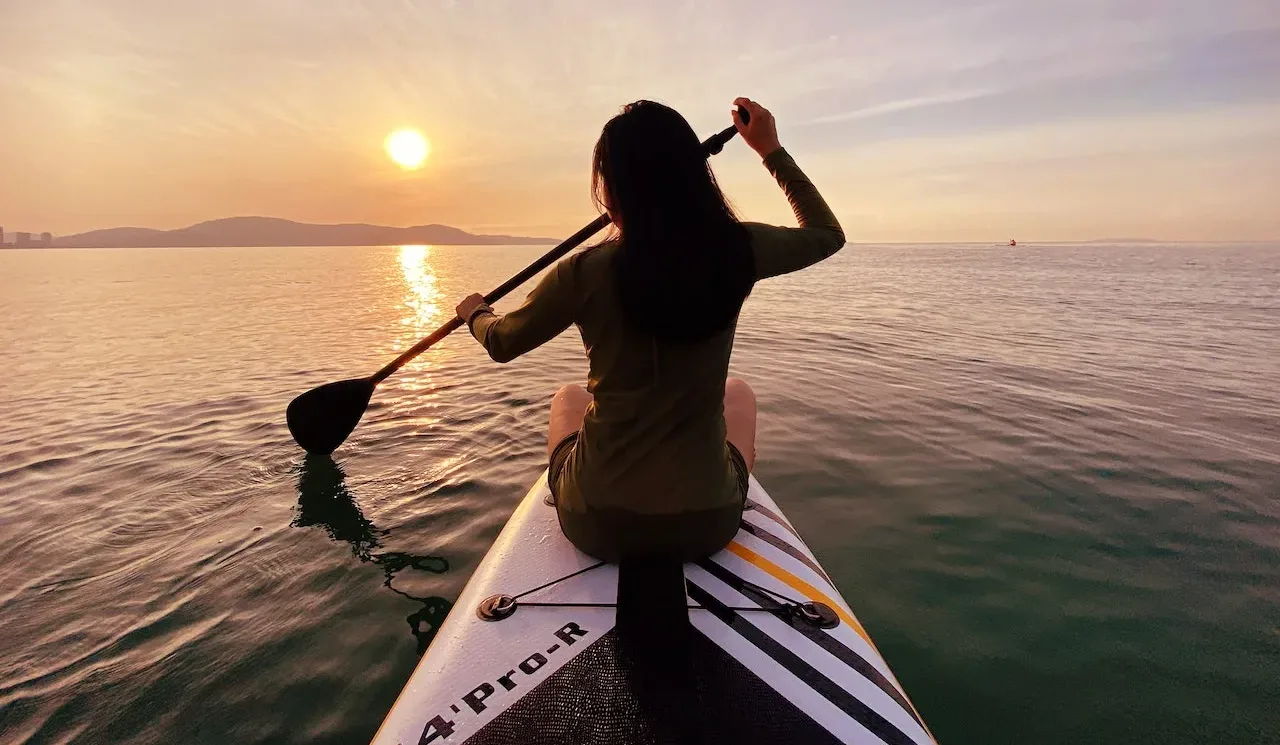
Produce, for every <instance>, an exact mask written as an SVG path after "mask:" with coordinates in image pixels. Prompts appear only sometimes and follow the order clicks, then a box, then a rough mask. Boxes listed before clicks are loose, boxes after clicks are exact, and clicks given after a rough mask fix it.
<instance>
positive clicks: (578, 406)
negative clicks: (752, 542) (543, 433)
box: [457, 98, 844, 561]
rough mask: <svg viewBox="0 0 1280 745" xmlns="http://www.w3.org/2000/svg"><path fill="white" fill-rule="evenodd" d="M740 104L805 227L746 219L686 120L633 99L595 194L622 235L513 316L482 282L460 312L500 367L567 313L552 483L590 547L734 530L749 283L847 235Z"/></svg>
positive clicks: (693, 541)
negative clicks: (738, 370) (487, 294)
mask: <svg viewBox="0 0 1280 745" xmlns="http://www.w3.org/2000/svg"><path fill="white" fill-rule="evenodd" d="M734 103H735V105H738V106H741V107H742V108H743V109H745V110H746V112H747V113H748V114H749V123H748V124H745V125H744V124H743V123H742V121H741V119H740V118H739V116H738V113H737V111H734V112H733V122H734V125H735V126H736V127H737V128H738V131H739V133H741V135H742V138H743V140H745V141H746V143H747V144H748V145H750V146H751V148H752V149H754V150H755V151H756V152H757V153H759V154H760V156H761V157H762V158H763V159H764V165H765V167H766V168H768V169H769V172H770V173H772V174H773V176H774V178H776V179H777V180H778V185H779V186H781V187H782V190H783V192H784V193H785V194H786V195H787V199H788V200H789V201H790V202H791V208H792V210H793V211H794V212H795V215H796V220H797V221H798V222H799V223H800V227H799V228H782V227H775V226H772V225H762V224H759V223H744V222H740V221H739V220H738V218H737V217H736V216H735V215H734V213H733V210H732V209H731V208H730V207H729V205H728V203H727V202H726V201H725V198H724V194H722V193H721V191H720V187H719V185H717V183H716V180H715V176H714V175H713V174H712V172H711V167H710V165H709V164H708V162H707V158H706V156H705V155H704V153H703V151H702V147H701V144H700V143H699V141H698V136H697V135H696V134H695V133H694V131H693V128H692V127H690V126H689V123H688V122H686V121H685V120H684V117H682V116H680V114H678V113H677V112H676V111H674V110H673V109H671V108H669V107H667V106H663V105H662V104H658V103H654V102H652V101H637V102H636V103H633V104H629V105H627V106H626V107H625V108H624V109H623V110H622V113H621V114H618V115H617V116H615V117H614V118H613V119H611V120H609V122H608V123H607V124H606V125H605V126H604V131H603V132H601V134H600V140H599V141H598V142H597V143H596V148H595V158H594V161H595V162H594V167H593V173H592V190H593V194H594V196H595V199H596V202H597V204H598V205H599V206H600V207H601V208H602V209H604V210H607V211H608V213H609V217H610V218H611V219H612V221H613V224H614V226H616V228H617V235H616V237H613V238H611V239H609V240H606V241H605V242H604V243H601V244H600V245H598V246H595V247H593V248H590V249H587V250H585V251H582V252H581V253H578V254H576V255H574V256H571V257H569V258H567V259H565V260H563V261H561V262H560V263H559V264H557V265H556V266H554V267H553V268H552V269H551V270H550V271H549V272H547V274H546V275H545V276H544V277H543V278H542V280H541V281H540V282H539V283H538V286H537V287H536V288H535V289H534V290H533V292H531V293H530V294H529V297H528V298H527V299H526V300H525V302H524V304H523V305H522V306H520V307H519V308H518V309H516V310H514V311H512V312H510V313H507V314H506V315H501V316H500V315H497V314H495V313H494V312H493V311H492V310H491V309H490V308H489V307H488V306H487V305H486V304H485V302H484V299H483V298H482V297H481V296H480V295H478V294H476V295H471V296H470V297H468V298H467V299H465V300H463V301H462V302H461V303H460V304H459V305H458V308H457V312H458V317H459V318H461V319H464V320H465V321H466V322H467V326H468V327H469V328H470V329H471V334H472V335H473V336H474V337H475V338H476V339H477V340H478V341H479V342H480V343H481V344H482V345H484V348H485V349H486V350H488V352H489V356H490V357H492V358H493V359H494V360H496V361H498V362H506V361H508V360H511V359H514V358H516V357H519V356H520V355H522V354H524V353H525V352H528V351H529V350H531V349H534V348H535V347H538V346H540V345H542V344H544V343H546V342H547V341H549V340H551V339H553V338H555V337H556V336H557V335H558V334H560V332H562V331H564V330H565V329H567V328H568V327H569V326H570V325H572V324H577V326H578V330H579V331H580V332H581V334H582V341H583V344H584V345H585V346H586V351H587V357H588V359H589V361H590V372H589V374H588V378H587V387H586V388H583V387H581V386H577V385H567V386H565V387H563V388H561V389H560V390H559V391H557V392H556V394H555V396H554V397H553V398H552V399H551V422H550V426H549V429H548V433H547V454H548V458H549V460H550V468H549V473H548V483H549V486H550V487H551V491H552V493H553V494H554V495H555V500H556V509H557V512H558V513H559V516H560V526H561V528H562V529H563V530H564V534H565V536H566V537H568V539H569V540H570V541H572V542H573V544H574V545H576V546H577V547H578V548H579V549H581V550H582V551H585V552H586V553H588V554H591V555H592V556H595V557H597V558H600V559H604V560H608V561H617V560H619V559H621V558H623V557H649V556H654V557H658V556H661V557H672V558H678V559H681V560H683V561H691V560H694V559H698V558H702V557H705V556H708V555H710V554H712V553H715V552H716V551H719V550H720V549H721V548H723V547H724V546H725V545H726V544H728V543H729V541H730V539H732V538H733V536H734V534H735V533H736V532H737V530H738V522H739V520H740V519H741V516H742V509H743V506H744V503H745V500H746V495H747V483H748V474H749V472H750V471H751V469H752V467H753V466H754V464H755V438H756V401H755V394H754V393H753V392H752V391H751V388H750V386H748V385H747V384H746V383H745V382H743V381H742V380H739V379H737V378H729V377H728V374H729V356H730V353H731V352H732V350H733V336H734V330H735V327H736V326H737V321H738V311H739V310H740V309H741V307H742V303H743V301H744V300H746V298H747V295H748V294H750V292H751V287H752V285H753V284H754V283H755V282H756V281H758V280H761V279H765V278H767V277H774V276H777V275H779V274H786V273H788V272H794V271H796V270H798V269H803V268H804V267H807V266H809V265H810V264H813V263H816V262H818V261H821V260H822V259H825V258H826V257H828V256H830V255H831V254H833V253H835V252H836V251H838V250H839V249H840V247H841V246H843V245H844V231H843V230H841V228H840V223H839V222H837V221H836V218H835V215H833V214H832V213H831V209H830V208H829V207H827V203H826V202H825V201H823V199H822V196H821V195H819V194H818V190H817V189H816V188H814V186H813V184H812V183H810V181H809V179H808V178H807V177H806V176H805V175H804V173H803V172H802V171H801V170H800V168H799V167H798V166H797V165H796V163H795V161H794V160H792V159H791V156H790V155H789V154H787V152H786V151H785V150H783V149H782V146H781V145H780V144H779V142H778V134H777V129H776V128H775V126H774V121H773V115H771V114H770V113H769V112H768V111H767V110H766V109H764V108H763V107H761V106H760V105H759V104H757V103H755V102H753V101H751V100H749V99H745V98H739V99H737V100H736V101H735V102H734Z"/></svg>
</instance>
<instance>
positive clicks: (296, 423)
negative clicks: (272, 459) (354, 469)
mask: <svg viewBox="0 0 1280 745" xmlns="http://www.w3.org/2000/svg"><path fill="white" fill-rule="evenodd" d="M375 385H376V383H374V382H373V380H372V379H371V378H353V379H351V380H339V381H338V382H337V383H329V384H328V385H322V386H320V387H319V388H312V389H311V390H309V391H307V392H306V393H304V394H302V395H301V396H298V397H297V398H295V399H293V400H292V401H290V402H289V409H288V410H287V411H286V412H285V418H286V419H288V421H289V433H290V434H292V435H293V439H294V441H296V442H297V443H298V444H299V445H301V446H302V449H303V450H306V451H307V452H308V453H315V454H316V455H328V454H329V453H332V452H333V451H334V450H337V449H338V446H339V445H341V444H342V442H343V440H345V439H347V435H349V434H351V431H352V430H354V429H355V428H356V425H357V424H359V423H360V417H362V416H364V410H365V409H367V408H368V407H369V399H370V398H371V397H372V396H373V387H374V386H375Z"/></svg>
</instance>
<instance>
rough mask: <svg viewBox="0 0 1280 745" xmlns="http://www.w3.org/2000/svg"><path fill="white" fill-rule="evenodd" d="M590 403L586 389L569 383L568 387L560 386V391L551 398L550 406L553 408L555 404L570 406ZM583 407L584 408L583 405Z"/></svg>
mask: <svg viewBox="0 0 1280 745" xmlns="http://www.w3.org/2000/svg"><path fill="white" fill-rule="evenodd" d="M590 401H591V394H590V393H588V392H587V389H586V388H583V387H582V386H580V385H575V384H573V383H570V384H569V385H562V386H560V389H559V390H557V391H556V392H555V395H553V396H552V397H551V406H552V407H555V406H556V404H561V405H570V404H577V403H580V402H588V403H589V402H590ZM583 405H584V406H585V404H583Z"/></svg>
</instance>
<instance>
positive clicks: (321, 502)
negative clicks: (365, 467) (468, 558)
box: [291, 455, 453, 655]
mask: <svg viewBox="0 0 1280 745" xmlns="http://www.w3.org/2000/svg"><path fill="white" fill-rule="evenodd" d="M291 525H293V526H294V527H295V528H309V527H313V526H319V527H322V528H324V530H325V532H326V533H328V534H329V537H330V538H332V539H334V540H335V541H342V542H344V543H347V544H349V545H350V546H351V553H352V554H354V555H355V557H356V558H357V559H359V560H360V561H364V562H369V563H372V564H377V565H378V566H379V567H381V568H382V575H383V581H382V584H383V586H385V587H386V588H387V589H389V590H391V591H392V592H394V593H396V594H397V595H400V596H401V597H405V598H408V599H409V600H413V601H415V602H418V603H421V604H422V607H421V608H419V609H417V610H415V611H414V612H413V613H410V614H409V615H408V617H407V618H406V619H405V620H406V621H408V623H409V629H410V633H412V634H413V636H414V638H415V639H416V640H417V642H418V654H419V655H421V654H422V653H423V652H425V651H426V649H427V645H429V644H430V643H431V640H432V638H434V637H435V635H436V632H437V631H438V630H439V629H440V624H442V623H443V622H444V618H445V616H447V615H448V614H449V610H450V609H451V608H452V607H453V603H451V602H449V601H448V600H446V599H444V598H442V597H435V596H432V597H425V598H423V597H417V596H416V595H411V594H409V593H408V592H405V591H404V590H401V589H399V588H397V587H396V586H395V584H394V580H395V578H396V575H397V574H399V573H400V572H401V571H403V570H405V569H413V570H417V571H422V572H429V573H431V574H443V573H445V572H447V571H449V561H448V560H447V559H445V558H444V557H442V556H418V555H415V554H409V553H404V552H401V551H378V550H377V549H379V548H380V547H381V545H382V543H381V539H382V537H384V536H386V535H388V534H390V532H391V531H389V530H379V529H378V528H377V527H376V526H374V524H373V523H372V522H371V521H370V520H369V519H368V518H366V517H365V516H364V513H363V512H361V511H360V507H359V505H357V504H356V500H355V497H353V496H352V494H351V492H350V490H348V489H347V485H346V474H345V473H343V471H342V467H341V466H339V465H338V464H337V463H336V462H334V460H333V458H331V457H329V456H327V455H307V456H306V457H305V458H304V459H303V461H302V465H301V467H300V468H299V470H298V513H297V516H296V517H294V519H293V522H292V523H291Z"/></svg>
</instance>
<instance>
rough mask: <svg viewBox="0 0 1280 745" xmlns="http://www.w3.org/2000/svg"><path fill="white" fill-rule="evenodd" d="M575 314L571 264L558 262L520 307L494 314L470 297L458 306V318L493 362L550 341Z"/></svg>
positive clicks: (576, 309) (522, 352) (575, 301)
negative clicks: (505, 312)
mask: <svg viewBox="0 0 1280 745" xmlns="http://www.w3.org/2000/svg"><path fill="white" fill-rule="evenodd" d="M577 312H578V295H577V292H576V290H575V287H574V283H573V267H572V266H571V261H561V262H559V263H558V264H556V265H555V266H553V267H552V268H551V271H549V272H547V273H546V274H545V275H543V277H542V279H541V280H539V282H538V284H537V286H536V287H534V288H533V292H530V293H529V296H528V297H526V298H525V301H524V304H523V305H521V306H520V307H519V308H516V309H515V310H513V311H511V312H510V313H507V314H504V315H501V316H500V315H497V314H495V313H494V312H493V311H492V310H491V309H490V308H489V306H487V305H485V303H484V298H482V297H481V296H479V295H472V296H470V297H468V298H467V299H465V300H463V301H462V303H460V304H459V305H458V317H459V318H462V319H463V320H465V321H466V322H467V328H469V329H470V330H471V335H472V336H474V337H475V338H476V341H478V342H480V344H481V346H483V347H484V348H485V351H487V352H488V353H489V356H490V357H491V358H493V360H494V361H495V362H510V361H511V360H513V359H515V358H516V357H519V356H520V355H522V354H524V353H525V352H528V351H530V350H533V349H536V348H538V347H540V346H542V345H543V344H546V343H547V342H549V341H551V340H552V339H554V338H556V336H558V335H559V334H560V332H562V331H564V330H565V329H567V328H569V326H570V325H571V324H572V323H573V322H574V318H575V316H576V314H577Z"/></svg>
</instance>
